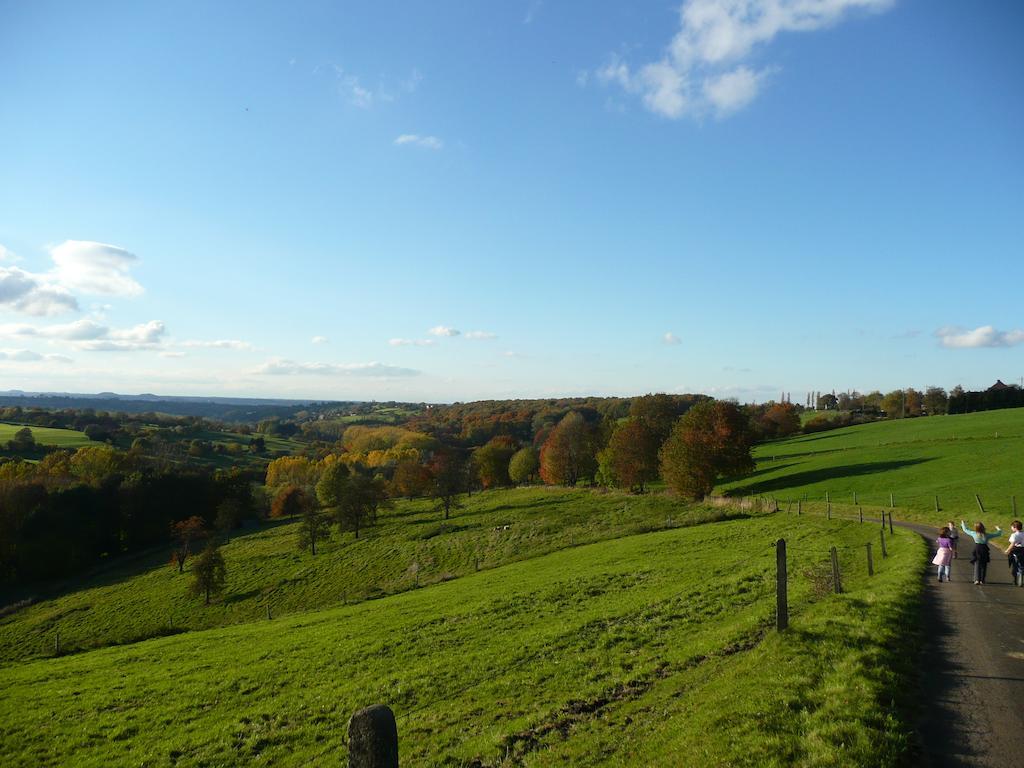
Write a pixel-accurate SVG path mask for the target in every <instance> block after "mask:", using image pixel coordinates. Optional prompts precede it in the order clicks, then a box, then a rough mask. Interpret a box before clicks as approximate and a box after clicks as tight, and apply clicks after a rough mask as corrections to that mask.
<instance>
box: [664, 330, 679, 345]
mask: <svg viewBox="0 0 1024 768" xmlns="http://www.w3.org/2000/svg"><path fill="white" fill-rule="evenodd" d="M661 341H662V343H663V344H669V345H672V346H674V345H676V344H682V343H683V340H682V339H680V338H679V337H678V336H676V335H675V334H674V333H672V331H666V332H665V335H664V336H662V337H661Z"/></svg>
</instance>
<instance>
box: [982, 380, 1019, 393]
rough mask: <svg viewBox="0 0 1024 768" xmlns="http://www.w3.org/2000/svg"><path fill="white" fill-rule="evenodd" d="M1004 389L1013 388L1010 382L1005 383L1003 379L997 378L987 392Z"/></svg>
mask: <svg viewBox="0 0 1024 768" xmlns="http://www.w3.org/2000/svg"><path fill="white" fill-rule="evenodd" d="M1004 389H1013V387H1011V386H1010V385H1009V384H1003V381H1002V379H996V383H995V384H993V385H992V386H991V387H989V388H988V389H987V390H985V391H986V392H1000V391H1002V390H1004Z"/></svg>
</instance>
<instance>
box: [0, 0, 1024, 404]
mask: <svg viewBox="0 0 1024 768" xmlns="http://www.w3.org/2000/svg"><path fill="white" fill-rule="evenodd" d="M1022 31H1024V6H1022V5H1021V4H1020V3H1018V2H1014V1H1013V0H1007V1H1005V2H998V1H996V0H992V1H991V2H985V3H964V2H939V1H938V0H895V1H893V2H887V1H884V0H800V1H799V2H797V1H796V0H774V2H771V3H765V2H754V0H688V1H687V2H683V3H681V4H678V3H677V4H672V3H667V4H666V3H661V2H635V3H628V4H626V3H611V2H594V3H564V2H554V1H552V0H544V1H543V2H540V1H539V0H524V1H523V2H504V3H501V4H496V3H472V4H471V3H452V2H435V3H393V2H374V3H362V4H357V3H342V2H295V3H289V4H281V3H249V2H246V3H242V2H237V3H228V2H225V3H206V2H194V3H190V2H180V3H129V2H125V3H118V2H97V3H73V2H67V3H52V2H43V1H40V2H31V3H30V2H23V1H20V0H19V1H18V2H9V1H5V0H0V389H13V388H19V389H26V390H72V391H100V390H114V391H119V392H156V393H160V394H210V395H252V396H284V397H292V396H300V397H317V398H339V399H344V398H358V399H378V400H386V399H408V400H428V401H451V400H467V399H478V398H490V397H502V398H504V397H535V396H556V395H576V394H627V395H628V394H636V393H642V392H648V391H687V392H688V391H703V392H709V393H712V394H717V395H720V396H735V397H739V398H740V399H743V400H750V399H755V400H758V401H761V400H765V399H768V398H772V397H778V393H779V392H781V391H783V390H786V391H790V392H792V393H793V395H792V396H793V400H794V401H795V402H796V401H800V402H802V400H803V397H804V393H805V392H806V391H807V390H809V389H817V390H826V391H827V390H832V389H837V390H841V389H849V388H858V389H862V390H863V389H868V388H882V389H892V388H896V387H900V386H917V387H924V386H926V385H930V384H937V385H941V386H945V387H952V386H954V385H955V384H958V383H959V384H963V385H965V386H968V387H980V386H987V385H988V384H990V383H991V382H992V381H993V380H994V379H995V378H996V377H1001V378H1003V379H1004V380H1017V379H1018V377H1020V376H1024V330H1022V329H1024V309H1022V307H1024V296H1022V287H1024V258H1022V256H1024V253H1022V245H1024V142H1022V140H1021V137H1022V136H1024V48H1022V47H1021V46H1020V45H1019V39H1020V35H1021V32H1022ZM456 332H457V333H456Z"/></svg>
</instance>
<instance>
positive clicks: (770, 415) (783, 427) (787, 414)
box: [761, 403, 800, 437]
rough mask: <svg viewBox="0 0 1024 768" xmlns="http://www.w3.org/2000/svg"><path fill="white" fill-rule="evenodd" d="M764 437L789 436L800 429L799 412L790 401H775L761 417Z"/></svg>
mask: <svg viewBox="0 0 1024 768" xmlns="http://www.w3.org/2000/svg"><path fill="white" fill-rule="evenodd" d="M761 423H762V426H763V428H764V433H765V436H766V437H789V436H790V435H795V434H796V433H797V432H799V431H800V414H799V413H797V410H796V408H795V407H794V406H793V404H792V403H776V404H775V405H773V406H771V407H770V408H769V409H768V410H767V411H765V413H764V416H763V417H762V419H761Z"/></svg>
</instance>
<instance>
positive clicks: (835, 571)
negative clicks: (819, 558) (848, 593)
mask: <svg viewBox="0 0 1024 768" xmlns="http://www.w3.org/2000/svg"><path fill="white" fill-rule="evenodd" d="M831 554H832V586H833V587H834V588H835V592H836V594H837V595H838V594H841V593H842V591H843V585H842V583H841V582H840V581H839V553H838V552H837V551H836V548H835V547H832V552H831Z"/></svg>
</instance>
